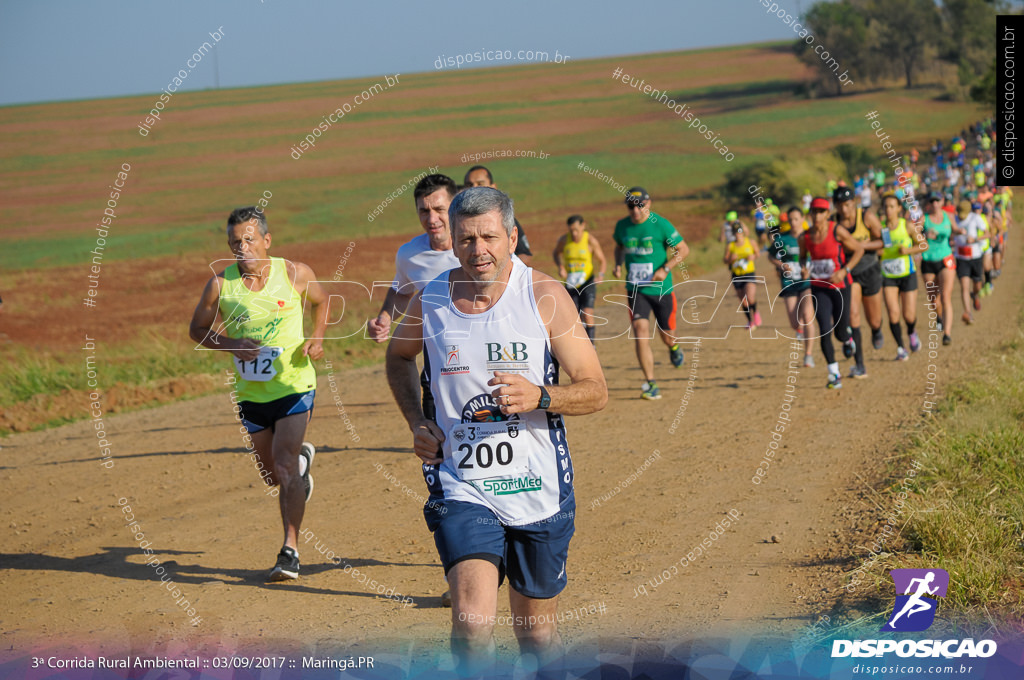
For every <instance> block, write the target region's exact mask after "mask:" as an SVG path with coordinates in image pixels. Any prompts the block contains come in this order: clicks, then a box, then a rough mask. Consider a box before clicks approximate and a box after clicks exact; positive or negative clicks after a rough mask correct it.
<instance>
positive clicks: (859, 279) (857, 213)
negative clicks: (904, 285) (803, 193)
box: [832, 186, 885, 378]
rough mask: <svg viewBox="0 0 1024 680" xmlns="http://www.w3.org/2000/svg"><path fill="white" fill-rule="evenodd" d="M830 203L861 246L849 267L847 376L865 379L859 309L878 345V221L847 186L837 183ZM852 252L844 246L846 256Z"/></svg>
mask: <svg viewBox="0 0 1024 680" xmlns="http://www.w3.org/2000/svg"><path fill="white" fill-rule="evenodd" d="M832 204H833V205H834V206H835V209H836V213H835V215H833V217H832V219H833V220H834V221H835V223H836V224H838V225H839V226H840V227H843V228H844V229H846V231H848V232H849V233H850V236H852V237H853V238H854V240H856V241H860V242H861V244H862V245H863V247H864V256H863V257H862V258H861V259H860V261H859V262H858V263H857V265H856V266H855V267H853V268H851V269H850V275H851V276H852V278H853V285H852V286H851V287H850V328H851V331H852V332H851V337H852V339H853V343H852V344H853V348H852V349H853V354H854V357H855V359H856V362H855V363H854V365H853V368H851V369H850V377H851V378H866V377H867V375H868V372H867V369H866V368H865V367H864V347H863V343H862V342H861V336H860V318H861V310H862V309H863V311H864V316H865V317H867V321H868V325H869V326H871V344H872V345H873V346H874V348H875V349H881V347H882V341H883V338H882V265H881V263H880V262H879V260H878V251H879V250H881V249H882V248H883V247H884V246H885V243H883V242H882V223H881V222H879V221H878V216H877V215H875V214H874V213H872V212H865V211H864V210H862V209H861V208H860V207H859V206H857V204H856V203H855V202H854V201H853V191H851V190H850V187H847V186H840V187H837V188H836V190H835V191H834V192H833V193H832ZM852 256H853V253H852V252H851V251H850V250H849V249H847V252H846V257H847V259H848V260H849V259H852ZM849 350H850V347H849V345H848V344H847V345H844V346H843V354H845V355H846V356H849Z"/></svg>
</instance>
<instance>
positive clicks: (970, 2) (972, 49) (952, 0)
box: [940, 0, 1007, 86]
mask: <svg viewBox="0 0 1024 680" xmlns="http://www.w3.org/2000/svg"><path fill="white" fill-rule="evenodd" d="M997 9H1001V10H1006V9H1007V8H1006V7H1004V6H1003V4H1002V3H1000V5H999V7H998V8H997V7H996V6H995V3H993V2H986V0H945V1H944V2H943V3H942V10H941V13H942V18H943V24H944V26H943V30H942V40H941V50H940V58H942V59H943V60H945V61H948V62H950V63H951V64H956V65H957V67H958V68H959V71H960V84H961V85H964V86H967V85H970V84H971V83H972V82H975V81H976V80H977V79H978V78H980V77H981V76H982V75H983V74H984V73H985V72H986V70H987V69H988V68H989V66H990V64H991V62H992V60H993V59H994V58H995V54H996V43H995V40H994V37H995V34H996V12H997Z"/></svg>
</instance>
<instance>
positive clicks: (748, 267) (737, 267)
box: [729, 238, 754, 276]
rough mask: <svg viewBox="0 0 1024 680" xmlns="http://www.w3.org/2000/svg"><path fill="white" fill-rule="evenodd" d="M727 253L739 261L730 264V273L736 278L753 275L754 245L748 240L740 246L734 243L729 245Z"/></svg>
mask: <svg viewBox="0 0 1024 680" xmlns="http://www.w3.org/2000/svg"><path fill="white" fill-rule="evenodd" d="M729 253H730V254H732V255H736V256H737V257H738V258H739V259H738V260H736V261H735V262H733V263H732V273H733V274H735V275H736V276H740V275H742V274H753V273H754V244H753V243H751V242H750V239H749V238H748V239H747V240H746V243H745V244H744V245H742V246H738V245H736V241H733V242H732V243H730V244H729Z"/></svg>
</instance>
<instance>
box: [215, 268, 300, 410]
mask: <svg viewBox="0 0 1024 680" xmlns="http://www.w3.org/2000/svg"><path fill="white" fill-rule="evenodd" d="M218 306H219V308H220V315H221V319H222V320H223V333H224V334H225V335H227V336H228V337H229V338H249V339H251V340H255V341H256V342H258V343H260V345H262V346H263V349H262V350H261V352H260V356H259V357H258V358H256V359H253V360H251V361H245V362H243V361H240V360H238V359H237V358H236V359H234V363H235V370H236V371H237V373H238V376H239V378H241V379H240V380H239V381H238V400H239V401H254V402H258V403H261V404H262V403H266V402H268V401H274V400H275V399H280V398H282V397H286V396H288V395H290V394H301V393H302V392H309V391H310V390H312V389H315V388H316V371H315V370H314V368H313V362H311V361H310V359H309V357H307V356H303V355H302V345H303V343H305V337H304V333H303V330H302V296H300V295H299V293H298V292H297V291H296V290H295V287H294V286H292V282H291V281H290V280H289V279H288V267H287V265H286V264H285V261H284V259H282V258H280V257H272V258H270V275H269V276H267V281H266V285H265V286H264V287H263V289H262V290H259V291H252V290H249V288H248V287H247V286H246V285H245V282H244V281H243V279H242V275H241V272H239V270H238V265H237V264H233V265H231V266H229V267H228V268H227V269H225V270H224V281H223V283H222V285H221V291H220V300H219V302H218Z"/></svg>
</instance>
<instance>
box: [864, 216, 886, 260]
mask: <svg viewBox="0 0 1024 680" xmlns="http://www.w3.org/2000/svg"><path fill="white" fill-rule="evenodd" d="M864 226H866V227H867V228H868V231H870V232H871V240H870V241H864V242H863V243H864V250H881V249H882V248H884V247H885V241H883V240H882V221H881V220H880V219H878V215H876V214H875V213H874V212H871V211H869V210H865V211H864Z"/></svg>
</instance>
